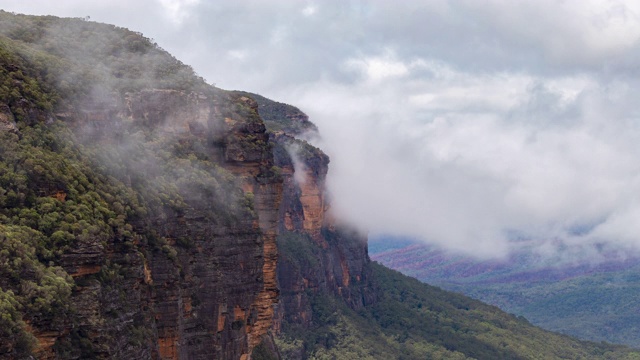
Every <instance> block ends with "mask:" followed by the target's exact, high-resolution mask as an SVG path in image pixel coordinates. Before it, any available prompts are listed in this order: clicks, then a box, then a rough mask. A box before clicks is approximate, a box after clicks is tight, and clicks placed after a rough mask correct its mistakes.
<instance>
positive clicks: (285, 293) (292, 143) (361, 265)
mask: <svg viewBox="0 0 640 360" xmlns="http://www.w3.org/2000/svg"><path fill="white" fill-rule="evenodd" d="M305 120H306V118H305ZM272 141H273V143H274V144H275V145H274V146H275V152H274V153H275V157H276V165H278V166H279V167H280V168H281V169H282V175H283V180H284V193H283V201H282V205H281V207H280V219H281V221H280V236H279V238H278V245H279V247H280V258H279V262H278V283H279V286H280V291H281V297H280V303H279V305H278V311H277V320H276V321H275V323H274V329H275V330H276V332H277V331H279V330H280V329H281V327H282V326H283V324H289V325H291V324H295V325H301V326H303V327H309V326H311V325H312V324H313V323H314V320H315V321H317V319H314V317H313V311H312V299H311V297H313V296H321V295H323V294H332V295H334V296H338V297H340V298H343V299H344V302H345V303H346V304H347V305H348V306H350V307H351V308H353V309H359V308H361V307H362V306H364V305H366V304H372V303H373V302H375V301H376V298H375V295H374V292H373V291H372V290H371V289H368V288H367V287H366V285H367V284H368V281H369V277H370V272H369V268H368V267H367V264H368V263H369V261H370V260H369V256H368V254H367V241H366V236H363V235H361V234H358V233H357V232H356V231H353V230H350V229H349V228H347V227H345V226H342V225H339V224H336V222H335V220H334V219H333V218H331V217H330V216H328V212H329V208H330V206H329V201H328V199H327V195H326V191H325V187H324V183H325V178H326V175H327V171H328V165H329V158H328V157H327V156H326V155H325V154H324V153H322V151H320V150H319V149H317V148H314V147H313V146H311V145H309V144H308V143H306V142H304V141H301V140H298V139H296V138H295V137H293V136H291V135H288V134H285V133H282V132H278V133H276V134H274V135H273V136H272ZM296 172H298V174H296ZM300 173H302V174H303V176H300Z"/></svg>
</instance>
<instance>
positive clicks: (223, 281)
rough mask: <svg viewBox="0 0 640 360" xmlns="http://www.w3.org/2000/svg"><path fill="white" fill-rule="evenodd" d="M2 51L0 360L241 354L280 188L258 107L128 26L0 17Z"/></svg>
mask: <svg viewBox="0 0 640 360" xmlns="http://www.w3.org/2000/svg"><path fill="white" fill-rule="evenodd" d="M33 29H40V30H43V31H41V32H37V36H44V35H43V34H48V35H47V36H51V38H47V42H46V44H47V47H48V48H56V47H57V46H60V47H63V46H64V47H65V49H66V51H64V52H56V51H54V52H52V53H50V52H49V50H48V48H43V47H42V45H41V44H42V43H43V42H40V41H33V39H34V38H33V37H32V36H31V35H29V34H31V33H30V31H32V30H33ZM57 31H60V32H61V33H58V32H57ZM78 37H81V38H83V39H79V38H78ZM127 37H128V38H127ZM87 38H91V39H94V40H95V39H100V41H101V42H100V44H101V45H100V46H98V47H91V48H87V49H84V47H90V46H94V45H95V44H93V45H92V44H89V43H85V42H84V41H85V40H86V39H87ZM125 38H127V39H129V40H130V41H131V42H130V41H129V40H127V41H123V42H121V40H122V39H125ZM36 40H38V39H36ZM132 42H136V46H131V45H132ZM0 46H1V48H0V50H2V51H0V64H1V65H2V68H1V69H0V80H1V82H2V83H7V84H13V86H14V90H15V91H13V92H11V93H8V94H5V93H3V92H2V91H4V89H2V90H1V91H0V93H1V94H0V95H1V96H0V103H2V104H1V105H0V107H1V109H2V116H1V117H0V121H1V122H2V127H1V129H0V136H2V139H1V140H2V141H0V146H1V148H2V149H1V150H2V155H1V158H0V162H1V164H0V165H1V166H0V167H1V168H2V170H0V171H1V172H2V175H3V176H2V179H1V180H0V187H1V189H0V193H1V194H2V195H0V204H1V205H2V206H1V208H0V227H2V228H1V232H0V235H1V236H2V239H3V241H2V242H0V261H1V262H2V265H3V266H0V275H2V276H0V310H2V313H3V314H4V313H7V314H9V316H8V317H3V318H2V321H0V358H21V357H28V356H35V357H36V358H40V359H55V358H65V359H74V358H76V359H80V358H83V359H84V358H104V359H107V358H109V359H145V358H146V359H194V358H218V359H248V358H249V357H250V354H251V353H252V351H253V349H254V348H255V347H256V346H257V345H259V344H260V343H261V342H263V341H267V342H268V341H269V336H268V332H269V329H270V328H271V325H272V322H273V321H272V319H273V314H274V304H275V302H276V301H277V296H278V289H277V279H276V261H277V247H276V231H277V221H278V208H279V203H280V199H281V197H282V178H281V176H280V174H279V172H278V171H277V169H276V168H275V167H274V159H273V154H272V150H271V145H270V144H269V136H268V134H267V133H266V129H265V126H264V123H263V121H262V119H261V118H260V117H259V115H258V114H257V112H256V104H255V102H253V100H251V99H249V98H247V97H243V96H237V95H235V94H232V93H229V92H225V91H222V90H219V89H216V88H213V87H211V86H208V85H206V84H205V83H204V82H203V81H202V80H201V79H199V78H198V77H197V76H195V74H193V72H192V71H191V70H190V68H188V67H186V66H185V65H183V64H181V63H179V62H177V61H176V60H175V59H173V58H172V57H171V56H170V55H168V54H166V53H165V52H164V51H162V50H161V49H159V48H157V46H155V45H153V44H151V43H150V42H149V41H148V39H145V38H144V37H142V36H141V35H140V34H137V33H132V32H130V31H128V30H126V29H120V28H115V27H112V26H107V25H100V24H93V23H89V22H83V21H80V20H73V19H58V18H53V17H27V16H15V15H11V14H7V13H0ZM82 50H85V52H86V54H85V55H86V56H84V57H83V58H81V59H78V58H75V57H73V56H75V55H77V54H78V53H79V52H82ZM92 56H93V57H92ZM83 61H85V62H86V63H83ZM101 62H102V65H100V66H95V65H96V64H100V63H101ZM147 70H148V72H147V73H145V72H144V71H147ZM111 75H114V77H110V76H111ZM58 79H65V81H64V82H61V81H58ZM154 79H155V80H154ZM71 80H73V82H71ZM27 239H28V240H27ZM7 264H10V265H8V266H5V265H7Z"/></svg>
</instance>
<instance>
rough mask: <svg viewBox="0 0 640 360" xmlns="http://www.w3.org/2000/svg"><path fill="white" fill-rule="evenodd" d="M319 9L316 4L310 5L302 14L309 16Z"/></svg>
mask: <svg viewBox="0 0 640 360" xmlns="http://www.w3.org/2000/svg"><path fill="white" fill-rule="evenodd" d="M317 11H318V8H317V7H316V6H315V5H308V6H306V7H305V8H304V9H302V15H304V16H306V17H309V16H312V15H313V14H315V13H316V12H317Z"/></svg>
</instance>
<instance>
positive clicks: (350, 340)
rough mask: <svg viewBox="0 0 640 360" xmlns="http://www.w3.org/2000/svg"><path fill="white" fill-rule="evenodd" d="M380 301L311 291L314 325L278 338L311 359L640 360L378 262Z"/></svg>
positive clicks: (624, 350) (629, 352)
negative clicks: (353, 303)
mask: <svg viewBox="0 0 640 360" xmlns="http://www.w3.org/2000/svg"><path fill="white" fill-rule="evenodd" d="M371 267H372V270H373V277H372V278H373V279H374V280H373V283H372V287H373V288H375V289H378V294H377V295H378V301H377V302H376V303H374V304H371V305H368V306H366V307H365V308H364V309H362V310H360V311H354V310H352V309H349V308H348V307H346V306H345V305H344V303H343V302H342V301H341V300H339V299H337V298H335V297H333V296H328V295H326V294H325V295H312V296H314V297H313V306H312V307H313V315H314V326H313V327H312V328H311V329H307V330H305V329H301V328H300V327H289V328H285V331H284V334H283V335H282V336H281V338H280V339H279V342H280V343H281V344H282V345H283V346H284V348H286V349H289V351H292V352H296V351H298V352H300V351H303V353H304V354H305V355H304V358H308V359H355V358H357V359H467V358H469V359H471V358H473V359H640V352H634V351H632V350H630V349H628V348H625V347H622V346H614V345H607V344H604V343H601V344H598V343H591V342H586V341H580V340H576V339H573V338H570V337H568V336H564V335H559V334H554V333H551V332H548V331H545V330H542V329H540V328H537V327H534V326H532V325H531V324H529V323H528V322H527V321H526V320H525V319H524V318H517V317H515V316H513V315H509V314H507V313H504V312H502V311H501V310H499V309H498V308H496V307H493V306H489V305H486V304H483V303H481V302H479V301H476V300H472V299H470V298H468V297H465V296H463V295H459V294H455V293H450V292H447V291H444V290H441V289H439V288H435V287H432V286H429V285H426V284H422V283H420V282H419V281H418V280H415V279H413V278H409V277H407V276H404V275H402V274H400V273H398V272H396V271H393V270H390V269H387V268H385V267H383V266H381V265H378V264H376V263H372V264H371Z"/></svg>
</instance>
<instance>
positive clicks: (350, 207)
mask: <svg viewBox="0 0 640 360" xmlns="http://www.w3.org/2000/svg"><path fill="white" fill-rule="evenodd" d="M153 4H154V3H153V2H151V1H146V2H124V1H116V2H81V1H66V2H63V3H62V5H60V6H58V4H56V6H55V7H54V6H51V5H49V2H45V1H32V2H24V1H20V2H17V1H8V2H7V5H6V6H5V8H6V9H7V10H12V9H14V11H22V12H29V10H32V11H36V12H38V11H47V12H52V13H54V14H59V15H68V16H86V15H91V16H92V19H96V20H98V21H105V22H114V23H116V24H118V25H121V26H127V27H129V28H132V29H133V30H137V31H142V32H144V33H145V34H146V35H147V36H148V37H152V38H154V39H155V40H156V41H157V42H158V43H159V44H160V46H162V47H163V48H166V49H167V50H169V51H170V52H172V53H173V54H175V55H176V56H177V57H178V58H179V59H181V60H182V61H184V62H186V63H189V64H191V65H193V66H194V68H195V69H196V71H197V72H198V73H199V74H200V75H202V76H204V77H205V78H206V79H209V80H210V81H213V82H215V83H216V84H218V86H221V87H223V88H230V89H244V90H248V91H254V92H258V93H261V94H262V95H265V96H267V97H270V98H273V99H275V100H278V101H286V102H288V103H291V104H294V105H296V106H299V107H300V108H302V109H303V110H304V111H305V112H307V113H308V114H309V115H310V116H311V120H312V121H314V122H316V123H317V124H318V125H319V127H320V131H321V133H322V135H323V141H322V143H321V144H320V145H321V147H322V148H323V149H324V150H326V151H327V152H328V153H329V155H330V156H331V157H332V161H331V167H330V174H329V178H328V186H329V189H330V191H331V193H332V194H333V203H334V204H333V209H335V211H336V212H338V214H339V216H341V217H343V218H344V219H348V220H350V221H351V222H353V223H354V224H355V225H357V226H358V227H360V228H362V229H366V230H370V231H372V232H380V233H383V232H384V233H394V234H397V235H406V236H412V237H416V238H419V239H423V240H424V241H427V242H430V243H435V244H439V245H441V246H444V247H447V248H450V249H456V250H460V251H466V252H470V253H472V254H475V255H481V256H485V257H490V256H501V255H505V254H507V253H508V252H510V251H512V250H513V249H514V248H517V247H522V246H529V247H536V248H537V249H539V251H540V252H541V253H545V252H546V253H551V252H553V251H556V250H558V249H564V250H562V251H567V253H568V254H593V253H597V252H598V251H600V250H598V249H603V248H608V247H616V248H623V249H640V236H639V234H640V232H639V231H638V226H637V225H636V223H637V222H636V221H634V219H636V218H637V214H638V213H640V195H637V194H640V165H639V164H640V162H639V161H637V159H638V158H640V147H638V145H637V144H639V143H640V119H639V116H640V113H639V112H638V110H637V105H636V103H637V101H636V100H635V98H636V95H635V94H637V93H638V90H640V81H639V75H640V72H639V71H638V67H637V64H638V62H639V61H640V45H639V39H640V6H639V5H637V4H635V3H632V2H624V1H618V0H612V1H607V2H602V1H596V0H590V1H580V2H578V1H560V2H558V1H551V0H542V1H536V2H528V1H504V0H490V1H485V2H477V1H472V0H465V1H455V2H454V1H449V0H434V1H428V2H425V1H403V2H402V4H401V5H398V4H396V3H391V2H388V1H383V0H378V1H369V2H359V1H337V0H335V1H331V0H330V1H323V2H322V3H312V2H291V1H286V0H279V1H273V2H264V1H259V0H243V1H216V2H193V3H190V2H167V3H166V6H164V7H162V6H153ZM155 4H157V3H155ZM125 9H126V11H124V10H125ZM167 14H173V15H171V16H167ZM176 19H178V20H179V21H178V23H179V26H176ZM605 245H606V246H605ZM568 249H570V250H568ZM594 249H595V250H594ZM580 256H586V255H580Z"/></svg>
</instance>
